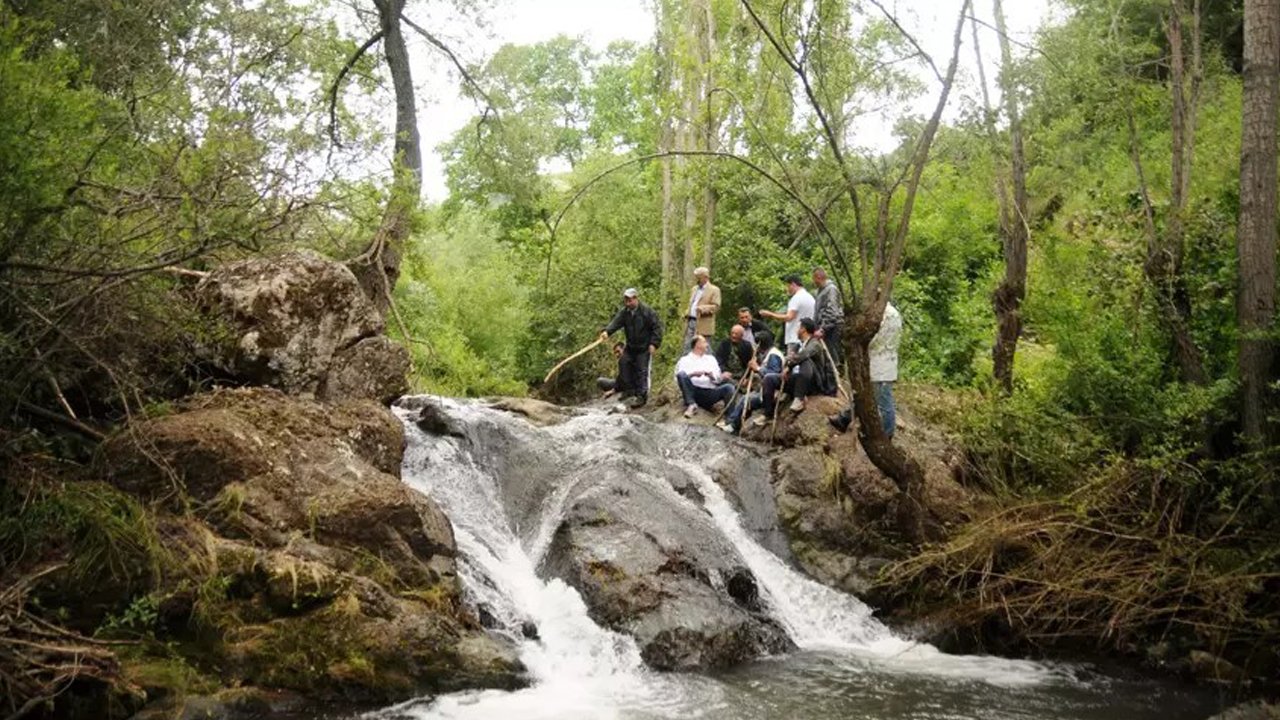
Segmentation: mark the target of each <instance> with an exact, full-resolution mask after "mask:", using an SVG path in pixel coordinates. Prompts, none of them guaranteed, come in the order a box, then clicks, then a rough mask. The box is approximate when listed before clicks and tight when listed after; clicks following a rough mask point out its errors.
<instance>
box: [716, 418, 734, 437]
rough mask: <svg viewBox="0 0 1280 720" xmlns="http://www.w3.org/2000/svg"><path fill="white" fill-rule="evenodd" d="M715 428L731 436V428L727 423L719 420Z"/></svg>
mask: <svg viewBox="0 0 1280 720" xmlns="http://www.w3.org/2000/svg"><path fill="white" fill-rule="evenodd" d="M716 427H718V428H720V429H721V430H723V431H725V432H727V433H729V434H730V435H732V434H733V426H732V425H730V424H729V423H728V422H725V421H724V420H721V421H720V422H718V423H716Z"/></svg>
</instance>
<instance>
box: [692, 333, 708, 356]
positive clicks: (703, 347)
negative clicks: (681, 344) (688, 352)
mask: <svg viewBox="0 0 1280 720" xmlns="http://www.w3.org/2000/svg"><path fill="white" fill-rule="evenodd" d="M706 352H707V338H706V337H705V336H702V335H694V336H693V354H694V355H705V354H706Z"/></svg>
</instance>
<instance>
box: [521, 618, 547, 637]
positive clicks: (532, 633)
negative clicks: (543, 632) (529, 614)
mask: <svg viewBox="0 0 1280 720" xmlns="http://www.w3.org/2000/svg"><path fill="white" fill-rule="evenodd" d="M520 634H521V635H523V636H524V638H525V639H526V640H540V639H542V638H541V636H540V635H539V634H538V626H537V625H536V624H535V623H534V622H533V621H532V620H525V621H524V622H522V623H520Z"/></svg>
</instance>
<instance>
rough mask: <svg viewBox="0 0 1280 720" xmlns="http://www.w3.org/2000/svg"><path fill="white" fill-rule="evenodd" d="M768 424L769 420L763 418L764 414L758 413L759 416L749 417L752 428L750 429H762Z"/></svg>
mask: <svg viewBox="0 0 1280 720" xmlns="http://www.w3.org/2000/svg"><path fill="white" fill-rule="evenodd" d="M768 423H769V418H767V417H765V416H764V413H760V414H759V415H752V416H751V426H752V427H764V426H765V425H767V424H768Z"/></svg>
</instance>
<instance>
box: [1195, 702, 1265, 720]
mask: <svg viewBox="0 0 1280 720" xmlns="http://www.w3.org/2000/svg"><path fill="white" fill-rule="evenodd" d="M1209 720H1280V706H1277V705H1271V704H1269V703H1265V702H1262V701H1258V702H1253V703H1248V704H1246V705H1237V706H1236V707H1233V708H1231V709H1230V710H1227V711H1226V712H1224V713H1221V714H1218V715H1214V716H1213V717H1212V718H1210V719H1209Z"/></svg>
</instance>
